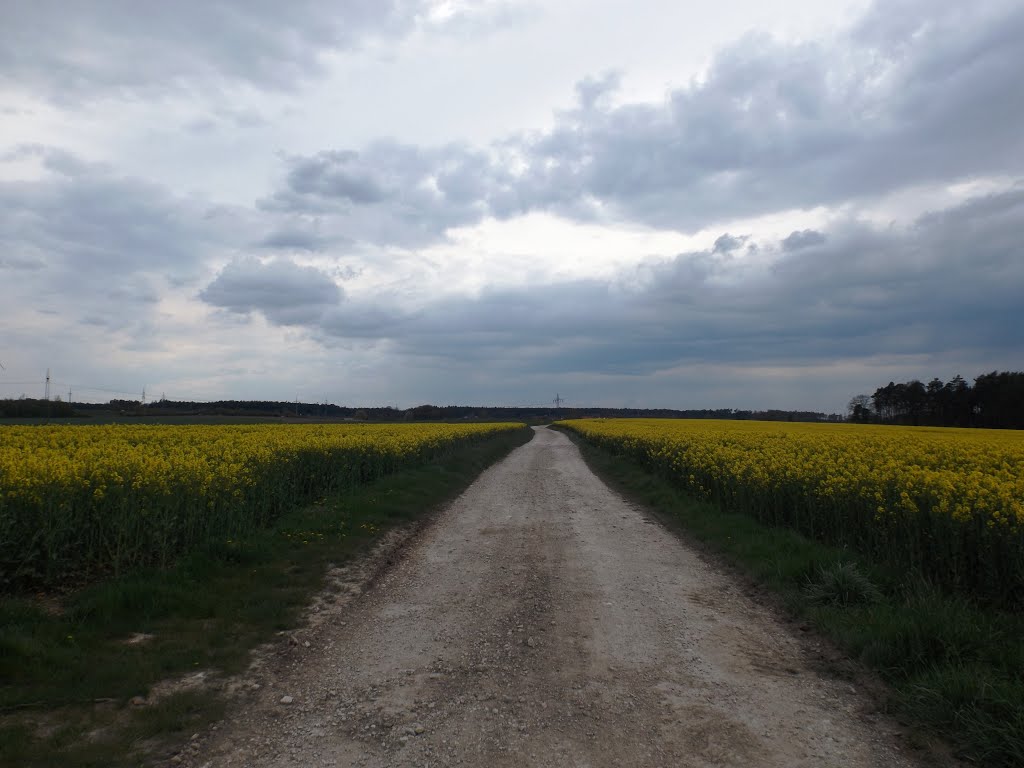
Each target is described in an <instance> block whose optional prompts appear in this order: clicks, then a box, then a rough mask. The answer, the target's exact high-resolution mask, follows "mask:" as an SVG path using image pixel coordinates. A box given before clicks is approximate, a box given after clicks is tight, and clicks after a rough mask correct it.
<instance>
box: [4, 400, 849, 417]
mask: <svg viewBox="0 0 1024 768" xmlns="http://www.w3.org/2000/svg"><path fill="white" fill-rule="evenodd" d="M112 413H113V414H117V415H120V416H138V417H155V418H160V417H174V418H182V417H185V418H187V417H190V416H195V417H209V416H223V417H250V418H252V417H258V418H264V417H279V418H286V419H309V420H319V419H325V420H332V421H337V420H342V421H373V422H395V421H528V422H533V423H543V422H548V421H552V420H554V419H576V418H584V417H591V418H600V417H605V418H616V417H619V418H623V417H630V418H657V419H741V420H758V421H843V420H844V417H843V416H842V415H841V414H838V413H830V414H826V413H818V412H816V411H780V410H769V411H747V410H737V409H734V408H718V409H700V410H673V409H666V408H569V407H563V408H555V407H554V406H547V407H542V408H533V407H523V408H520V407H506V406H467V405H445V406H440V405H419V406H416V407H415V408H406V409H398V408H392V407H384V408H359V407H346V406H340V405H334V404H331V403H295V402H285V401H276V400H220V401H216V402H190V401H181V400H157V401H154V402H151V403H142V402H140V401H138V400H111V401H109V402H107V403H71V404H69V403H62V402H60V401H46V400H35V399H27V398H21V399H18V400H0V416H2V417H7V418H11V417H34V418H40V417H43V418H46V417H50V418H62V417H68V416H73V415H77V416H89V415H93V414H95V415H96V416H101V415H108V414H112Z"/></svg>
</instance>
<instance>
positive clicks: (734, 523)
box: [561, 430, 1024, 768]
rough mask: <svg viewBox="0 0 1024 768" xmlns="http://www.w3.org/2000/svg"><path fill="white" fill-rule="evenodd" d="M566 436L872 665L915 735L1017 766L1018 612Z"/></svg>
mask: <svg viewBox="0 0 1024 768" xmlns="http://www.w3.org/2000/svg"><path fill="white" fill-rule="evenodd" d="M561 431H564V430H561ZM566 434H568V435H569V437H570V438H571V439H572V440H573V441H574V442H575V443H576V444H577V445H578V446H579V447H580V450H581V451H582V453H583V456H584V458H585V460H586V461H587V464H588V465H589V466H590V467H591V469H592V470H593V471H594V472H595V474H597V475H598V476H599V477H601V478H602V479H603V480H604V481H605V482H606V483H607V484H608V485H609V486H611V487H612V488H614V489H616V490H617V491H619V492H620V493H622V494H623V495H625V496H627V497H629V498H631V499H633V500H634V501H636V502H638V503H640V504H642V505H644V506H645V507H647V508H649V509H651V510H652V511H653V512H654V513H655V514H656V515H657V516H658V517H659V518H660V519H662V520H663V521H664V522H665V523H666V524H667V525H669V527H671V528H674V529H676V530H678V531H680V532H681V533H682V534H683V535H684V536H685V537H686V538H687V539H690V540H695V541H696V542H697V543H698V544H699V545H701V546H702V548H704V549H705V550H707V551H709V552H711V553H713V554H714V555H715V556H716V557H721V558H723V559H724V560H725V561H726V562H727V563H728V564H730V565H731V566H733V567H735V568H737V569H738V570H739V571H740V572H741V573H743V574H744V575H746V576H747V577H749V578H751V579H752V580H753V581H755V582H756V583H757V584H759V585H761V586H762V587H765V588H767V589H768V590H770V591H771V592H773V593H775V594H776V595H777V596H778V599H779V602H780V604H781V606H782V607H783V608H784V610H785V611H787V612H788V613H789V614H790V615H791V616H792V617H794V618H795V619H797V620H799V621H801V622H805V623H806V624H807V625H810V626H813V627H814V629H815V630H817V631H818V632H819V633H820V634H822V635H824V636H826V637H828V638H829V639H830V640H831V641H833V642H834V643H835V644H836V645H837V646H839V648H841V649H842V650H843V651H844V652H845V653H846V654H848V655H849V657H850V658H852V659H854V660H856V661H859V662H861V663H863V664H864V665H866V666H867V667H869V668H871V669H872V670H874V671H875V672H876V673H877V674H879V675H880V676H881V677H882V679H884V680H885V681H886V682H887V683H888V684H889V685H890V686H891V690H892V693H891V695H890V696H889V697H888V700H887V701H886V702H884V703H885V705H886V707H887V708H888V709H889V710H890V711H891V712H892V714H894V715H896V716H897V717H898V718H899V719H900V720H902V721H904V722H906V723H907V724H909V725H912V726H914V727H915V728H916V729H918V731H919V733H920V735H921V736H923V737H925V739H926V740H927V738H931V737H930V736H928V734H932V735H939V736H941V737H942V739H944V740H945V741H947V742H951V743H952V745H953V747H954V749H955V750H956V752H957V753H958V754H959V755H960V756H961V757H963V758H966V759H968V760H971V761H973V762H977V763H978V764H981V765H986V766H1001V767H1005V768H1009V766H1021V765H1024V617H1022V616H1021V615H1019V614H1013V613H1008V612H1002V611H998V610H995V609H992V608H986V607H983V606H979V605H977V604H974V603H972V602H970V601H968V600H967V599H965V598H963V597H957V596H951V595H948V594H944V593H942V592H941V591H939V590H937V589H934V588H932V587H930V586H929V585H927V584H925V583H922V582H921V581H920V580H919V579H915V578H913V577H907V576H906V575H904V574H899V573H894V572H892V571H889V570H886V569H885V568H883V567H880V566H879V565H877V564H875V563H872V562H870V561H868V560H866V559H865V558H864V557H863V556H860V555H857V554H855V553H852V552H850V551H849V550H846V549H838V548H836V547H830V546H827V545H824V544H821V543H819V542H816V541H813V540H811V539H808V538H806V537H804V536H802V535H800V534H798V533H796V532H794V531H792V530H788V529H784V528H772V527H768V526H765V525H762V524H760V523H758V522H757V521H756V520H754V519H753V518H752V517H751V516H748V515H744V514H736V513H725V512H722V511H721V510H719V509H718V508H717V507H715V506H713V505H712V504H710V503H706V502H702V501H698V500H695V499H693V498H692V497H690V496H688V495H686V494H685V492H683V491H682V490H680V489H678V488H677V487H675V486H673V485H672V484H671V483H670V482H668V481H667V480H664V479H662V478H660V477H657V476H655V475H653V474H652V473H650V472H649V471H647V470H646V469H644V468H643V467H642V466H640V465H639V464H637V463H635V462H634V461H632V460H630V459H629V458H626V457H623V456H617V455H613V454H612V453H610V452H608V451H606V450H603V449H599V448H596V447H595V446H593V445H591V444H589V443H587V442H585V441H584V440H583V439H582V438H580V437H579V436H577V435H575V434H571V433H568V432H566Z"/></svg>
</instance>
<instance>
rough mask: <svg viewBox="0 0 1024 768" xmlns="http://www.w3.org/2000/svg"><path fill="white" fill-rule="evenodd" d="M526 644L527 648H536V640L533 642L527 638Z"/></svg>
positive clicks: (530, 638)
mask: <svg viewBox="0 0 1024 768" xmlns="http://www.w3.org/2000/svg"><path fill="white" fill-rule="evenodd" d="M526 644H527V645H528V646H529V647H530V648H535V647H536V646H537V641H536V640H534V639H533V638H532V637H528V638H526Z"/></svg>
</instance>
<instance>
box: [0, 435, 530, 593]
mask: <svg viewBox="0 0 1024 768" xmlns="http://www.w3.org/2000/svg"><path fill="white" fill-rule="evenodd" d="M521 426H522V425H519V424H345V425H339V424H312V425H290V424H282V425H278V424H256V425H244V426H237V425H188V426H149V425H114V426H5V427H0V588H3V586H4V585H5V584H6V585H10V584H12V583H26V584H32V583H52V582H53V581H54V580H55V579H57V578H61V577H67V576H69V575H74V574H78V573H81V574H84V573H86V572H88V573H90V574H93V573H95V572H96V571H111V572H116V571H118V570H122V569H124V568H126V567H130V566H135V565H139V564H157V565H160V564H164V563H166V562H167V561H168V559H169V558H171V557H173V556H174V555H176V554H178V553H180V552H181V551H183V550H184V549H186V548H188V547H189V546H191V545H192V544H194V543H195V542H197V541H201V540H203V539H205V538H207V537H209V536H210V535H212V534H236V533H241V532H244V531H247V530H251V529H253V528H255V527H258V526H260V525H264V524H266V523H267V522H268V521H269V520H271V519H272V518H274V517H275V516H277V515H278V514H280V513H281V511H283V510H284V509H287V508H289V507H292V506H294V505H295V504H296V503H298V502H302V501H309V500H312V499H313V498H315V497H317V496H318V495H319V496H322V495H323V494H324V493H326V492H329V491H331V490H336V489H341V488H346V487H351V486H354V485H357V484H359V483H363V482H366V481H368V480H371V479H373V478H375V477H378V476H381V475H384V474H387V473H389V472H392V471H394V470H396V469H399V468H402V467H406V466H413V465H416V464H421V463H423V462H425V461H428V460H430V459H432V458H434V457H436V456H438V455H440V454H442V453H444V452H445V451H447V450H450V449H452V448H453V447H454V446H456V445H457V444H460V443H464V442H467V441H472V440H478V439H483V438H486V437H487V436H490V435H493V434H495V433H497V432H500V431H504V430H510V429H517V428H519V427H521Z"/></svg>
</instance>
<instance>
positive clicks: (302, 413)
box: [0, 371, 1024, 429]
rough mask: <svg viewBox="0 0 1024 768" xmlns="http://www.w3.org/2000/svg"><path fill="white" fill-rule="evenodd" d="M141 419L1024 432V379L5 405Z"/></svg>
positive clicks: (41, 413) (3, 407)
mask: <svg viewBox="0 0 1024 768" xmlns="http://www.w3.org/2000/svg"><path fill="white" fill-rule="evenodd" d="M111 413H114V414H117V415H119V416H129V417H131V416H139V417H156V418H160V417H175V418H182V417H185V418H187V417H191V416H197V417H209V416H223V417H248V418H266V417H280V418H288V419H304V420H320V419H323V420H331V421H372V422H396V421H528V422H531V423H543V422H547V421H551V420H554V419H575V418H586V417H591V418H595V417H597V418H600V417H605V418H656V419H737V420H750V421H753V420H756V421H817V422H822V421H828V422H836V421H852V422H858V423H863V424H908V425H918V426H948V427H987V428H993V429H1024V372H1005V373H1000V372H998V371H993V372H992V373H986V374H982V375H981V376H978V377H977V378H976V379H975V380H974V384H973V386H972V385H971V384H969V383H968V382H967V381H965V380H964V379H963V378H962V377H961V376H954V377H953V378H952V379H950V380H949V381H947V382H945V383H943V382H942V381H940V380H939V379H932V380H931V381H930V382H928V383H927V384H924V383H922V382H920V381H917V380H912V381H907V382H903V383H901V384H897V383H895V382H891V381H890V382H889V383H888V384H887V385H885V386H884V387H879V388H878V389H876V390H875V392H874V394H872V395H857V396H856V397H854V398H853V399H851V400H850V403H849V407H848V410H847V413H846V415H842V414H838V413H829V414H826V413H819V412H817V411H782V410H768V411H750V410H737V409H735V408H718V409H699V410H675V409H668V408H569V407H563V408H555V407H553V406H547V407H542V408H532V407H530V408H527V407H524V408H518V407H504V406H464V405H448V406H439V405H419V406H416V407H415V408H406V409H399V408H392V407H385V408H359V407H346V406H340V405H334V404H331V403H294V402H284V401H276V400H221V401H217V402H209V403H204V402H190V401H175V400H157V401H154V402H151V403H142V402H140V401H138V400H111V401H110V402H107V403H67V402H61V401H60V400H49V401H47V400H39V399H30V398H20V399H17V400H0V417H4V418H44V419H48V418H68V417H71V416H79V417H88V416H90V415H93V414H95V415H96V416H100V415H101V414H111Z"/></svg>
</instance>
